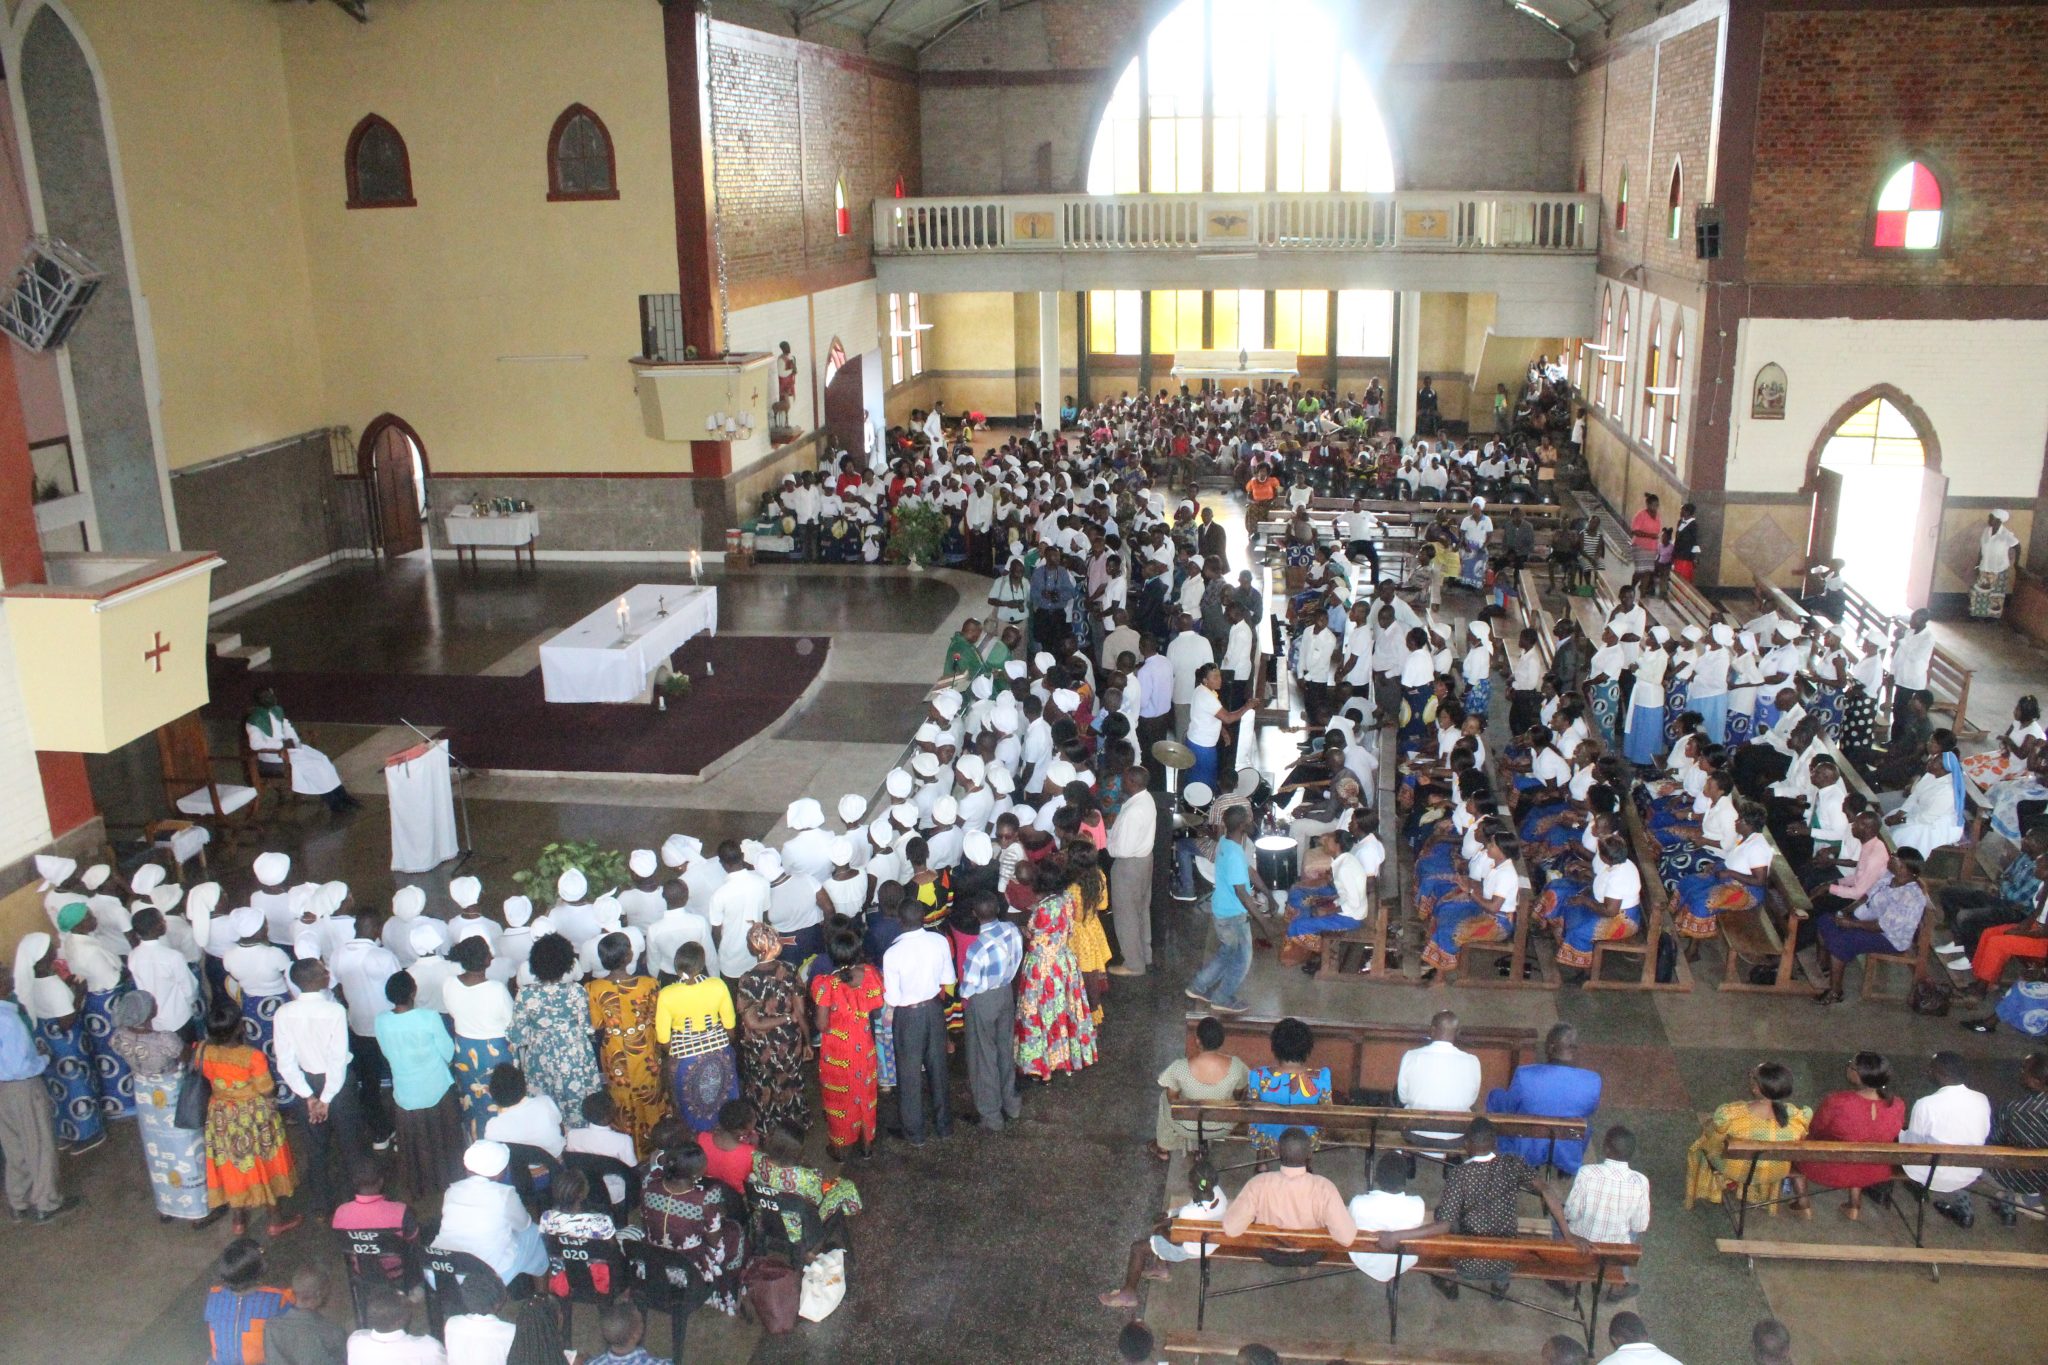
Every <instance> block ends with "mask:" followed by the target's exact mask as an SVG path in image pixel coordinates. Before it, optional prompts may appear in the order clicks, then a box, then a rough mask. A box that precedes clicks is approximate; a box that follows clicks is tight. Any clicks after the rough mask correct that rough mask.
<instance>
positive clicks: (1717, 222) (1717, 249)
mask: <svg viewBox="0 0 2048 1365" xmlns="http://www.w3.org/2000/svg"><path fill="white" fill-rule="evenodd" d="M1692 241H1693V250H1694V252H1695V253H1696V254H1697V255H1698V256H1699V258H1700V259H1701V260H1703V261H1717V260H1719V259H1720V258H1721V210H1720V208H1719V207H1717V206H1716V205H1713V204H1701V205H1700V206H1699V207H1698V208H1696V209H1694V210H1693V214H1692Z"/></svg>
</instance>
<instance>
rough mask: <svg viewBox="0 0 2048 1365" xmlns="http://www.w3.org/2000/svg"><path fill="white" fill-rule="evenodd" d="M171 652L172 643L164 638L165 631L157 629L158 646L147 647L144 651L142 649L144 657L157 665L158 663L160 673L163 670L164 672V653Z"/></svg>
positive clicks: (157, 667)
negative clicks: (153, 647)
mask: <svg viewBox="0 0 2048 1365" xmlns="http://www.w3.org/2000/svg"><path fill="white" fill-rule="evenodd" d="M170 652H171V646H170V644H169V643H168V642H167V641H166V640H165V639H164V633H163V632H162V631H157V632H156V648H155V649H145V650H143V651H142V657H143V658H145V659H147V660H149V661H150V662H151V663H153V664H155V665H156V671H157V672H159V673H161V672H163V671H164V655H166V654H168V653H170Z"/></svg>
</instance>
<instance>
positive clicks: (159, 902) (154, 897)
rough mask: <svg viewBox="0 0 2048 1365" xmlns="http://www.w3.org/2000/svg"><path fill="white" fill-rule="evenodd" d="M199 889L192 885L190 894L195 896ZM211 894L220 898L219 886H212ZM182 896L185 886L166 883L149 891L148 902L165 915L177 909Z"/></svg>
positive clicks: (209, 884)
mask: <svg viewBox="0 0 2048 1365" xmlns="http://www.w3.org/2000/svg"><path fill="white" fill-rule="evenodd" d="M206 885H208V886H213V883H212V882H208V883H206ZM200 890H201V888H200V887H196V886H195V887H193V888H192V895H193V896H194V897H195V898H196V897H197V896H198V895H199V892H200ZM213 895H214V899H215V900H218V899H220V888H219V887H217V886H214V888H213ZM184 898H185V888H184V887H182V886H174V885H168V884H166V885H164V886H159V887H158V888H157V889H156V890H154V891H152V892H150V893H149V903H150V904H151V905H153V906H155V907H156V908H157V909H159V910H161V911H163V912H164V913H165V914H166V915H168V914H170V913H171V911H173V910H175V909H177V908H178V902H179V901H181V900H183V899H184Z"/></svg>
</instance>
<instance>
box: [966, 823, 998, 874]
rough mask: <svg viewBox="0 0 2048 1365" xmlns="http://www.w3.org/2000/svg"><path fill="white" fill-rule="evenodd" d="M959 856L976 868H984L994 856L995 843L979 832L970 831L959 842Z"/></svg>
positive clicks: (976, 830)
mask: <svg viewBox="0 0 2048 1365" xmlns="http://www.w3.org/2000/svg"><path fill="white" fill-rule="evenodd" d="M960 856H961V857H963V858H965V859H967V861H968V862H970V863H973V864H974V865H975V866H976V867H985V866H987V865H988V861H989V859H991V858H993V857H995V856H996V846H995V841H994V840H993V839H990V838H989V837H988V835H987V834H985V833H983V832H982V831H981V830H978V829H971V830H969V831H967V837H966V838H964V839H962V840H961V841H960Z"/></svg>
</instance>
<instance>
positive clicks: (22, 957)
mask: <svg viewBox="0 0 2048 1365" xmlns="http://www.w3.org/2000/svg"><path fill="white" fill-rule="evenodd" d="M49 951H50V936H49V935H48V934H44V933H34V934H23V935H22V936H21V942H20V943H17V944H16V945H15V946H14V998H15V999H16V1000H18V1001H20V1002H21V1007H22V1008H23V1009H24V1010H26V1011H28V1015H29V1017H30V1018H31V1019H58V1018H62V1017H63V1016H64V1015H66V1014H69V1013H71V988H70V987H68V986H66V985H65V984H64V983H63V982H62V981H59V980H57V978H56V977H54V976H49V977H38V976H37V975H36V963H38V962H41V961H42V960H43V954H45V953H47V952H49ZM45 982H48V983H50V984H49V985H44V984H43V983H45ZM59 991H61V992H63V1004H62V1006H61V1007H60V1006H59V1005H58V1003H57V992H59Z"/></svg>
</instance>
